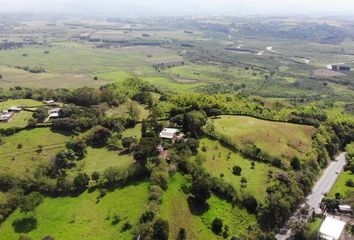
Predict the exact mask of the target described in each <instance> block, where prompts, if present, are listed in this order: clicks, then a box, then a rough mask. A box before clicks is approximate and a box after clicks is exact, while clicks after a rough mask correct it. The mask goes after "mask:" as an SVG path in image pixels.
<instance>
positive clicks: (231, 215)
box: [202, 196, 257, 239]
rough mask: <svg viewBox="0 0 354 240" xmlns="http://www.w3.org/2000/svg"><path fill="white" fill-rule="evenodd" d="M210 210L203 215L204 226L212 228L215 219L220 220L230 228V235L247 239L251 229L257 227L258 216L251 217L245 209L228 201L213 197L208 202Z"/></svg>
mask: <svg viewBox="0 0 354 240" xmlns="http://www.w3.org/2000/svg"><path fill="white" fill-rule="evenodd" d="M208 204H209V210H208V211H207V212H206V213H204V214H203V216H202V219H203V222H204V224H206V225H207V226H208V227H210V228H211V223H212V222H213V220H214V219H215V218H220V219H221V220H222V221H223V223H224V225H227V226H228V227H229V235H230V236H237V237H239V238H240V239H245V238H246V237H248V236H249V235H250V233H249V230H247V229H248V228H249V229H252V227H255V226H256V225H257V221H256V216H255V215H250V214H249V213H248V212H247V211H246V210H245V209H241V208H239V207H237V206H236V207H233V206H232V205H231V204H230V203H229V202H227V201H226V200H223V199H220V198H218V197H216V196H212V197H211V198H210V199H209V200H208Z"/></svg>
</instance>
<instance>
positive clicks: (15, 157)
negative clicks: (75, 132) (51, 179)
mask: <svg viewBox="0 0 354 240" xmlns="http://www.w3.org/2000/svg"><path fill="white" fill-rule="evenodd" d="M69 139H70V137H68V136H65V135H63V134H60V133H55V132H52V131H51V130H50V129H49V128H36V129H31V130H24V131H21V132H19V133H17V134H15V135H12V136H9V137H3V138H2V141H3V144H2V145H1V146H0V157H1V162H0V172H2V173H11V174H13V175H15V176H23V175H24V174H26V175H31V174H33V172H34V171H35V170H36V167H37V166H39V165H41V164H43V165H47V164H48V163H49V161H50V160H51V158H52V157H54V156H55V154H56V153H57V152H58V151H59V150H61V149H64V147H65V142H66V141H67V140H69ZM39 146H42V151H41V152H40V151H38V150H39Z"/></svg>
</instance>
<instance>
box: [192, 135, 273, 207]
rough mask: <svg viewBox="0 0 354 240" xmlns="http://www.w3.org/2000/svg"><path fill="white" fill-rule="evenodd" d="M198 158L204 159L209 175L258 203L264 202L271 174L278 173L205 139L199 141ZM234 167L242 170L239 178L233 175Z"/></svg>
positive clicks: (216, 142)
mask: <svg viewBox="0 0 354 240" xmlns="http://www.w3.org/2000/svg"><path fill="white" fill-rule="evenodd" d="M199 157H200V158H202V159H205V162H204V164H203V166H204V167H205V169H206V170H207V171H208V172H209V173H210V174H211V175H213V176H215V177H220V178H222V179H223V180H225V181H226V182H228V183H230V184H232V185H233V186H234V187H235V189H238V190H239V193H240V194H241V195H246V194H250V195H252V196H255V197H256V199H257V200H258V201H259V202H264V201H265V199H266V195H267V193H266V190H267V187H269V186H271V184H272V177H273V174H275V173H276V172H277V171H279V169H276V168H275V167H272V166H269V165H267V164H266V163H261V162H254V161H251V160H250V159H246V158H245V157H243V156H242V155H240V154H239V153H237V152H234V151H232V150H230V149H227V148H226V147H224V146H222V145H221V144H220V143H219V142H218V141H217V140H210V139H207V138H203V139H202V140H201V141H200V147H199ZM252 164H254V166H252ZM235 166H238V167H241V169H242V171H241V174H240V175H239V176H237V175H235V174H233V167H235ZM241 178H245V179H246V181H247V183H242V182H241Z"/></svg>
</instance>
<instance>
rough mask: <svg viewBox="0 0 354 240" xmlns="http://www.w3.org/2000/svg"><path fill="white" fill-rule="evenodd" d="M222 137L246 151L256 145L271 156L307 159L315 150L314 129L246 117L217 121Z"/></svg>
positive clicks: (216, 128)
mask: <svg viewBox="0 0 354 240" xmlns="http://www.w3.org/2000/svg"><path fill="white" fill-rule="evenodd" d="M213 121H214V124H215V131H216V133H217V134H218V135H221V136H224V137H227V138H229V139H230V140H231V141H233V142H234V144H235V145H236V146H238V147H240V148H242V147H243V146H244V145H245V144H247V143H252V144H255V145H256V146H257V147H259V148H261V149H262V150H263V151H265V152H268V153H269V154H270V155H271V156H275V157H279V158H283V157H287V158H289V157H292V156H295V155H296V156H303V155H305V154H306V153H308V152H309V151H310V150H311V144H312V140H311V137H312V135H313V134H314V132H315V128H314V127H312V126H304V125H297V124H291V123H279V122H271V121H265V120H259V119H256V118H252V117H244V116H221V117H220V118H219V119H216V120H213Z"/></svg>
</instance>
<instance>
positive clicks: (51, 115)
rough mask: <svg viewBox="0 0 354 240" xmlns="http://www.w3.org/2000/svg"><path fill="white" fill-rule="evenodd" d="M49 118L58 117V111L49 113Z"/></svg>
mask: <svg viewBox="0 0 354 240" xmlns="http://www.w3.org/2000/svg"><path fill="white" fill-rule="evenodd" d="M49 117H50V118H57V117H59V113H58V112H52V113H51V114H49Z"/></svg>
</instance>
